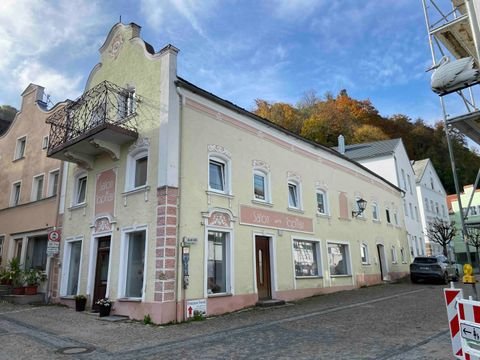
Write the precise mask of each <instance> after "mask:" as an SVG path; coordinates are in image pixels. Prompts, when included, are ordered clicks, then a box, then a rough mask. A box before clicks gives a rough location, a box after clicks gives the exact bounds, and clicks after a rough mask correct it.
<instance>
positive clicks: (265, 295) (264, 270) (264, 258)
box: [255, 236, 272, 300]
mask: <svg viewBox="0 0 480 360" xmlns="http://www.w3.org/2000/svg"><path fill="white" fill-rule="evenodd" d="M269 242H270V239H269V238H268V237H265V236H257V237H256V238H255V262H256V268H257V290H258V299H259V300H266V299H271V298H272V287H271V278H270V245H269Z"/></svg>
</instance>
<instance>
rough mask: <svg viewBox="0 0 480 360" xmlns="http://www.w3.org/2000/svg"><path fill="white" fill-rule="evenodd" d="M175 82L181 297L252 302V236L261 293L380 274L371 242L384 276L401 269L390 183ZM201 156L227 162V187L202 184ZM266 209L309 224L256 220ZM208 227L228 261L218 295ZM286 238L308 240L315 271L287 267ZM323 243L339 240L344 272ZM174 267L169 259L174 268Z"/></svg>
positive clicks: (212, 308) (400, 230) (294, 294)
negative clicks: (259, 245)
mask: <svg viewBox="0 0 480 360" xmlns="http://www.w3.org/2000/svg"><path fill="white" fill-rule="evenodd" d="M180 89H181V90H180V94H181V95H182V102H181V103H182V111H181V114H182V118H181V128H182V135H181V139H182V140H181V144H182V146H181V173H180V179H181V183H180V193H181V195H180V206H179V209H180V219H179V224H180V226H179V239H183V238H185V237H193V238H197V239H198V242H197V243H196V244H195V245H192V246H190V279H189V280H190V286H189V288H188V289H187V290H185V291H184V293H183V296H184V298H185V299H187V300H188V299H197V298H198V299H207V312H208V313H209V314H215V313H222V312H225V311H231V310H234V309H238V308H241V307H244V306H251V305H253V304H255V302H256V301H257V300H258V291H257V290H258V289H257V286H258V284H257V275H258V274H257V273H256V271H257V269H258V268H257V267H256V254H255V239H256V237H259V236H265V237H267V238H268V239H269V244H270V254H269V257H270V276H271V296H272V297H273V298H275V299H284V300H293V299H299V298H302V297H305V296H312V295H315V294H321V293H327V292H332V291H338V290H343V289H349V288H355V287H360V286H364V285H372V284H375V283H379V282H381V281H382V279H381V275H380V274H381V271H380V266H381V265H380V259H379V255H380V253H379V251H380V252H382V254H381V256H383V257H384V258H383V260H384V266H386V268H384V274H383V275H384V279H395V278H398V277H401V276H404V275H405V274H406V273H408V263H409V251H408V242H407V238H406V230H405V225H404V222H403V212H402V211H403V210H402V209H403V207H402V199H401V192H400V191H399V190H398V189H397V188H395V187H394V186H391V185H389V184H388V183H387V182H386V181H385V180H382V179H380V178H379V177H378V176H375V175H373V174H372V173H371V172H369V171H368V170H366V169H364V168H362V167H361V166H359V165H358V164H356V163H354V162H351V161H349V160H347V159H346V158H343V157H340V156H339V155H338V154H335V153H333V152H331V151H328V149H325V148H320V147H316V146H313V145H312V144H309V143H307V142H305V141H302V140H299V139H298V138H296V137H294V136H290V135H287V134H286V133H284V132H282V131H279V130H277V129H275V128H274V127H272V126H266V125H264V124H263V123H260V122H259V121H255V120H254V118H253V117H248V116H244V115H239V114H238V111H232V109H228V108H226V107H225V106H222V101H221V100H219V99H217V100H219V101H216V102H215V101H210V100H208V99H205V97H203V96H201V94H200V96H199V95H198V94H195V93H194V92H193V91H189V89H188V86H187V87H185V88H182V87H180ZM211 156H214V157H215V156H218V157H220V158H223V159H225V160H227V161H228V163H229V165H228V166H229V172H230V175H227V177H230V180H228V179H227V182H228V181H230V185H228V186H229V191H228V194H220V193H216V192H214V191H209V184H208V181H209V180H208V179H209V174H208V163H209V157H211ZM256 169H261V170H263V171H265V173H266V175H267V178H268V182H269V188H270V195H269V196H268V197H269V200H268V201H259V200H257V199H255V196H254V188H253V186H254V180H253V176H254V173H255V170H256ZM289 178H291V179H294V180H295V181H297V184H298V185H299V187H300V194H301V195H300V204H301V205H300V209H292V208H291V207H290V206H289V204H288V180H289ZM317 190H323V191H324V193H325V194H326V198H327V199H326V203H327V205H326V206H327V209H328V210H327V211H326V212H327V214H319V213H318V211H317V200H316V192H317ZM358 197H361V198H363V199H365V200H367V209H366V211H365V214H364V215H363V216H362V217H352V210H354V202H355V199H356V198H358ZM373 203H376V204H377V211H378V219H377V220H375V219H373V216H372V204H373ZM246 207H248V208H249V209H252V211H256V212H257V217H258V223H257V224H254V226H252V225H251V222H250V221H248V220H246V219H242V214H241V212H242V211H241V210H242V209H245V208H246ZM386 209H389V212H390V216H391V219H390V220H391V223H388V222H387V220H386V217H385V211H386ZM270 211H273V212H277V213H279V215H278V217H280V218H281V217H282V216H284V217H287V218H290V219H296V218H300V219H301V220H302V221H303V219H307V220H306V221H307V222H308V219H309V220H310V221H311V222H312V224H313V229H312V230H311V231H310V229H307V230H306V231H305V229H302V231H295V230H294V229H293V228H294V227H295V225H293V226H292V229H288V230H287V229H285V228H280V227H284V225H285V224H282V225H280V227H277V226H276V225H275V223H274V222H273V223H272V222H269V223H268V220H265V219H262V215H263V216H264V217H265V216H267V217H268V216H269V215H270V214H269V212H270ZM220 213H223V214H224V215H225V216H224V217H225V218H226V219H229V220H230V222H228V221H227V222H223V223H222V224H221V225H220V223H219V222H215V221H213V223H212V221H210V220H211V218H210V217H211V215H212V214H220ZM274 215H275V214H274ZM270 216H272V215H270ZM209 218H210V220H209ZM395 219H396V220H395ZM262 221H263V223H262ZM277 221H278V220H277ZM246 222H248V223H246ZM254 222H255V220H254ZM293 224H294V222H293ZM209 231H218V232H226V233H228V241H229V242H230V247H231V250H230V251H231V254H230V255H229V258H228V261H230V266H231V267H230V270H229V273H228V274H227V276H228V277H230V279H229V283H230V288H229V289H228V291H226V293H224V294H222V295H223V296H219V295H216V294H209V293H208V284H207V281H208V279H207V278H208V269H207V264H206V259H207V258H208V257H209V255H208V252H209V248H208V246H207V238H208V232H209ZM295 240H305V241H308V242H312V243H315V244H316V245H315V246H316V247H317V250H318V253H319V254H318V255H319V259H318V264H319V265H318V266H319V271H318V276H297V275H296V273H295V259H294V241H295ZM329 244H345V245H346V246H347V249H348V256H347V261H348V263H349V269H348V273H347V274H346V275H333V274H332V273H331V269H332V263H331V259H330V258H329V255H328V245H329ZM362 244H363V245H366V248H367V253H368V254H367V259H366V261H363V262H362V258H361V254H360V248H361V246H362ZM392 254H394V255H392ZM402 254H403V255H402ZM181 270H182V269H181V267H179V268H178V271H179V272H181ZM178 291H179V292H180V291H181V289H180V287H179V289H178Z"/></svg>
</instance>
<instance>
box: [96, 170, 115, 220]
mask: <svg viewBox="0 0 480 360" xmlns="http://www.w3.org/2000/svg"><path fill="white" fill-rule="evenodd" d="M116 178H117V174H116V173H115V170H113V169H110V170H105V171H103V172H101V173H100V174H98V175H97V182H96V184H95V216H98V215H110V216H112V217H113V212H114V209H115V182H116Z"/></svg>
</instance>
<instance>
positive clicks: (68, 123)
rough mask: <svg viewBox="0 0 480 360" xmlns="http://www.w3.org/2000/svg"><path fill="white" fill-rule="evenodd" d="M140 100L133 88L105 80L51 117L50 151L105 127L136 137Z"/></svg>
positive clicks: (50, 153)
mask: <svg viewBox="0 0 480 360" xmlns="http://www.w3.org/2000/svg"><path fill="white" fill-rule="evenodd" d="M140 102H141V101H140V97H139V96H138V95H136V94H135V92H134V91H133V90H128V89H124V88H121V87H119V86H117V85H115V84H113V83H111V82H108V81H103V82H102V83H100V84H98V85H97V86H95V87H93V88H92V89H90V90H88V91H87V92H85V93H84V94H83V95H82V96H80V97H79V98H78V99H77V100H75V101H71V102H69V103H68V104H67V105H66V106H65V107H63V108H61V109H59V110H58V111H56V112H55V113H54V114H52V115H51V116H50V117H48V118H47V120H46V122H47V123H49V124H51V127H50V137H49V144H48V155H49V156H51V155H52V154H54V153H56V152H58V151H60V150H63V149H66V148H67V147H69V145H72V144H75V143H77V142H78V141H81V140H82V139H83V138H86V137H88V136H89V135H90V134H94V133H96V132H98V131H101V130H102V129H104V128H108V129H110V130H111V129H114V130H115V131H116V132H120V133H123V134H126V135H131V136H132V135H133V136H134V137H136V135H137V124H136V115H137V107H138V105H139V104H140Z"/></svg>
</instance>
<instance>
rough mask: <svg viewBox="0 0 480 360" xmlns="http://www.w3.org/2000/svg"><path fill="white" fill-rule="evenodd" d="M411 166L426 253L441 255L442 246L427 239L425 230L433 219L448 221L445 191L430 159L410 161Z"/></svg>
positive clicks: (447, 222)
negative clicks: (413, 172)
mask: <svg viewBox="0 0 480 360" xmlns="http://www.w3.org/2000/svg"><path fill="white" fill-rule="evenodd" d="M412 166H413V170H414V171H415V183H416V188H417V199H418V205H419V210H420V219H421V222H422V228H423V234H424V241H425V249H426V254H427V255H441V254H443V248H442V246H441V245H440V244H436V243H434V242H431V241H430V240H429V238H428V236H427V230H428V228H429V227H430V226H431V224H432V223H433V222H434V221H435V219H438V220H440V221H443V222H444V223H446V224H449V223H450V218H449V216H448V207H447V193H446V192H445V188H444V187H443V184H442V182H441V180H440V178H439V177H438V175H437V172H436V171H435V168H434V167H433V164H432V162H431V161H430V159H423V160H418V161H412ZM452 245H453V244H452Z"/></svg>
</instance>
